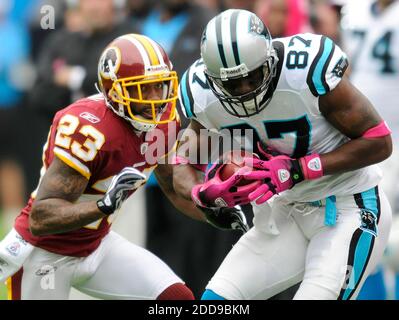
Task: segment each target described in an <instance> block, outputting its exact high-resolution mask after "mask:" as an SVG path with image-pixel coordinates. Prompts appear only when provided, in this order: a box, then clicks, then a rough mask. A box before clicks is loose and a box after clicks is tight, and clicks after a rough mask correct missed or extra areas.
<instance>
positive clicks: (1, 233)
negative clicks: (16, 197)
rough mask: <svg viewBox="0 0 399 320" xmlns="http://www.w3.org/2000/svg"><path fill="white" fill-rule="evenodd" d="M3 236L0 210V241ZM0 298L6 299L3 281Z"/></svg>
mask: <svg viewBox="0 0 399 320" xmlns="http://www.w3.org/2000/svg"><path fill="white" fill-rule="evenodd" d="M4 236H5V231H4V230H3V223H2V222H1V212H0V241H1V240H2V239H3V237H4ZM0 300H7V287H6V285H5V284H4V283H0Z"/></svg>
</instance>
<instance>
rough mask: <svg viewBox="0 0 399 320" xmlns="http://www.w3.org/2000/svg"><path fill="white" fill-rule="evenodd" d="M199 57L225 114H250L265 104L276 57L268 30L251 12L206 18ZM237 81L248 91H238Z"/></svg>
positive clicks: (241, 115)
mask: <svg viewBox="0 0 399 320" xmlns="http://www.w3.org/2000/svg"><path fill="white" fill-rule="evenodd" d="M201 56H202V59H203V61H204V63H205V75H206V77H207V80H208V83H209V85H210V87H211V89H212V91H213V92H214V93H215V95H216V96H217V97H218V99H219V100H220V102H221V103H222V105H223V107H224V108H225V109H226V111H227V112H228V113H230V114H232V115H234V116H236V117H249V116H252V115H254V114H257V113H259V112H260V111H261V110H263V109H264V108H265V107H266V106H267V105H268V103H269V102H270V100H271V97H272V93H273V91H274V88H271V86H272V80H273V77H274V76H275V75H276V70H277V62H278V57H277V54H276V51H275V49H274V48H273V45H272V38H271V35H270V32H269V30H268V29H267V28H266V26H265V25H264V24H263V22H262V20H261V19H260V18H259V17H258V16H256V15H255V14H254V13H252V12H250V11H247V10H238V9H229V10H226V11H223V12H222V13H220V14H219V15H217V16H216V17H214V18H213V19H212V20H211V21H209V23H208V25H207V26H206V28H205V30H204V33H203V35H202V40H201ZM240 82H241V83H243V82H245V83H246V86H247V88H249V90H247V91H245V92H244V93H243V92H242V91H241V92H240V91H237V88H238V87H240V85H241V84H240ZM269 88H270V90H269ZM266 93H267V94H266Z"/></svg>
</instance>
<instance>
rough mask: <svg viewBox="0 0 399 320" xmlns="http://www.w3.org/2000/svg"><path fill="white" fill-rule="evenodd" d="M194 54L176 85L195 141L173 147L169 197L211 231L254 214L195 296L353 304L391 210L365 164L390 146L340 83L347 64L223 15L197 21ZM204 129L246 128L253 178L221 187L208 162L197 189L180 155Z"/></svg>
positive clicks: (315, 45)
mask: <svg viewBox="0 0 399 320" xmlns="http://www.w3.org/2000/svg"><path fill="white" fill-rule="evenodd" d="M201 56H202V59H200V60H198V61H196V62H195V63H194V64H193V65H192V66H191V67H190V68H189V69H188V70H187V71H186V73H185V74H184V75H183V77H182V80H181V83H180V89H179V90H180V92H179V94H180V102H181V104H182V106H183V107H182V109H183V111H184V112H185V113H186V115H187V116H188V117H189V118H190V119H191V122H190V125H189V127H188V129H187V130H188V132H189V133H190V134H192V133H193V132H195V134H196V135H197V137H194V139H190V140H184V141H183V142H182V143H181V144H180V145H179V148H178V151H177V156H176V160H177V163H178V165H177V166H175V167H174V187H175V190H176V192H177V193H178V194H180V195H182V196H183V197H185V198H187V199H189V198H190V197H191V198H192V199H193V200H194V201H195V202H196V203H197V204H198V206H199V207H200V208H202V210H203V211H204V212H205V215H206V216H207V218H208V220H209V221H210V222H211V223H212V224H214V225H216V226H219V227H226V226H227V225H228V223H226V221H232V222H233V221H235V220H237V218H236V216H232V215H229V214H225V213H224V212H220V210H219V209H218V207H220V206H227V207H233V206H235V205H241V204H245V203H249V202H251V203H252V205H253V208H254V216H255V217H254V227H253V228H251V229H250V230H249V231H248V232H247V233H245V234H244V235H243V236H242V237H241V238H240V240H239V241H238V242H237V244H236V245H235V246H234V247H233V248H232V250H231V251H230V253H229V254H228V255H227V256H226V258H225V260H224V261H223V263H222V264H221V266H220V267H219V269H218V270H217V272H216V273H215V275H214V276H213V278H212V279H211V280H210V282H209V284H208V285H207V288H206V291H205V292H204V294H203V297H202V298H203V299H268V298H270V297H272V296H273V295H275V294H277V293H279V292H281V291H283V290H285V289H287V288H288V287H290V286H292V285H294V284H296V283H299V282H300V281H302V283H301V285H300V287H299V289H298V291H297V292H296V294H295V297H294V299H354V298H356V296H357V294H358V292H359V290H360V288H361V286H362V284H363V282H364V279H365V278H366V277H367V275H368V274H369V272H370V271H371V270H373V268H374V267H375V265H376V264H377V263H378V261H379V260H380V259H381V257H382V254H383V251H384V248H385V246H386V243H387V240H388V235H389V231H390V225H391V209H390V205H389V203H388V201H387V200H386V197H385V195H384V193H383V191H382V190H381V189H380V188H379V187H378V183H379V181H380V178H381V173H380V171H379V169H378V167H376V166H374V165H373V164H375V163H378V162H380V161H382V160H384V159H386V158H388V157H389V155H390V154H391V151H392V142H391V136H390V130H389V128H388V127H387V125H386V124H385V122H384V121H383V120H382V118H381V117H380V116H379V115H378V113H377V112H376V111H375V109H374V108H373V106H372V104H371V103H370V102H369V101H368V100H367V99H366V98H365V97H364V95H363V94H362V93H360V92H359V91H358V90H357V89H356V88H355V87H354V86H353V85H351V83H350V82H349V81H348V79H347V77H346V76H344V73H345V70H346V67H347V65H348V62H347V58H346V55H345V54H344V52H343V51H341V49H340V48H339V47H338V46H336V45H335V44H334V43H333V41H332V40H331V39H329V38H327V37H325V36H320V35H314V34H310V33H306V34H298V35H295V36H292V37H288V38H279V39H274V41H272V39H271V36H270V33H269V31H268V29H267V28H266V26H265V25H264V24H263V22H262V21H261V20H260V19H259V18H258V17H257V16H256V15H255V14H253V13H251V12H248V11H245V10H234V9H232V10H227V11H224V12H222V13H221V14H219V15H218V16H216V17H215V18H213V19H212V20H211V21H210V22H209V23H208V25H207V27H206V29H205V31H204V34H203V38H202V41H201ZM203 129H213V131H216V132H220V133H221V134H225V133H226V131H229V130H232V129H252V133H253V137H254V139H253V140H254V141H253V145H254V150H253V151H255V152H256V153H257V154H258V155H259V156H260V157H261V158H260V159H257V158H256V157H252V158H251V157H245V158H244V160H245V162H247V163H248V164H250V163H251V164H252V165H253V166H254V167H255V169H256V170H251V171H248V170H241V169H240V170H238V172H236V173H235V174H234V175H233V176H232V177H231V178H228V179H227V180H222V178H221V176H220V170H221V168H223V166H224V165H223V164H221V165H218V164H216V165H213V166H212V168H211V170H209V171H207V172H206V177H205V182H204V181H203V178H202V176H201V175H199V174H198V170H197V169H198V165H197V164H195V163H194V162H195V159H192V158H194V157H191V156H190V154H189V153H188V152H187V150H193V149H192V148H193V147H195V145H194V143H195V142H197V141H198V140H200V141H201V134H202V133H203V131H201V130H203ZM205 131H206V130H205ZM246 132H248V131H246ZM194 165H196V167H194ZM242 179H247V180H253V182H251V183H250V184H247V185H244V186H242V185H241V184H240V183H239V182H241V180H242ZM232 226H234V223H232Z"/></svg>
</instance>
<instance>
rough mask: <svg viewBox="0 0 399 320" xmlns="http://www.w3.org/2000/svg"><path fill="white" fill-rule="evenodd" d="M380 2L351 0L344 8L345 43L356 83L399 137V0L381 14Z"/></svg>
mask: <svg viewBox="0 0 399 320" xmlns="http://www.w3.org/2000/svg"><path fill="white" fill-rule="evenodd" d="M376 9H377V7H376V1H375V0H374V1H373V0H361V1H359V0H357V1H350V2H349V3H348V5H347V6H346V7H344V10H343V13H344V14H343V18H342V29H343V38H342V40H343V46H344V48H345V51H346V52H347V53H348V57H349V61H350V64H351V67H352V71H351V80H352V83H353V84H354V85H355V86H356V87H358V88H359V89H360V91H362V92H363V93H364V94H365V95H366V96H367V97H368V98H369V99H370V101H371V102H372V103H373V105H374V106H375V107H376V109H377V110H378V112H379V113H380V114H381V116H382V117H383V118H384V119H385V120H386V121H387V122H388V124H389V125H390V127H391V128H392V130H393V135H394V138H396V140H397V139H399V112H398V101H399V1H395V2H393V3H392V4H391V5H390V6H389V7H387V8H386V9H385V11H384V12H382V13H380V14H379V13H378V12H377V10H376Z"/></svg>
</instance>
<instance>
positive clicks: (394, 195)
mask: <svg viewBox="0 0 399 320" xmlns="http://www.w3.org/2000/svg"><path fill="white" fill-rule="evenodd" d="M342 14H343V16H342V40H343V45H344V46H345V49H346V51H347V52H348V56H349V58H350V61H351V73H350V77H351V81H352V83H353V84H354V85H355V86H356V87H357V88H358V89H359V90H361V91H362V92H363V93H364V94H365V95H366V96H367V98H368V99H370V101H371V102H372V103H373V105H374V106H375V108H376V109H377V111H378V113H379V114H381V116H382V117H383V118H384V119H385V120H386V121H387V123H388V124H389V126H390V128H391V129H392V137H393V154H392V156H391V157H390V158H389V159H388V160H386V161H384V162H382V163H381V169H382V172H383V179H382V181H381V186H382V188H383V189H384V192H385V193H386V195H387V197H388V200H389V201H390V204H391V207H392V210H393V213H394V223H393V227H392V232H391V236H390V241H389V243H388V248H387V252H386V255H385V258H386V259H385V260H386V261H387V262H388V265H389V266H390V267H391V269H392V270H393V271H395V272H396V273H398V272H399V237H398V236H399V229H398V226H399V218H398V217H399V216H398V213H399V212H398V210H399V197H398V196H399V183H398V178H399V151H398V147H399V145H398V141H399V112H398V101H399V1H395V0H365V1H349V2H348V4H347V5H346V6H345V7H344V8H343V11H342ZM394 226H396V227H394ZM382 277H383V275H382V270H381V269H378V270H377V272H376V273H375V274H374V275H373V279H372V278H370V279H369V281H368V282H366V285H367V284H369V282H370V285H371V287H370V290H367V291H368V292H367V293H366V292H364V295H361V296H360V298H364V299H367V298H369V299H378V298H380V299H384V298H385V297H386V293H385V289H384V288H383V286H382V282H381V281H380V280H381V279H382ZM396 278H397V279H396V283H397V284H396V287H397V288H396V298H399V277H398V276H397V277H396ZM365 289H366V288H365Z"/></svg>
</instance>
